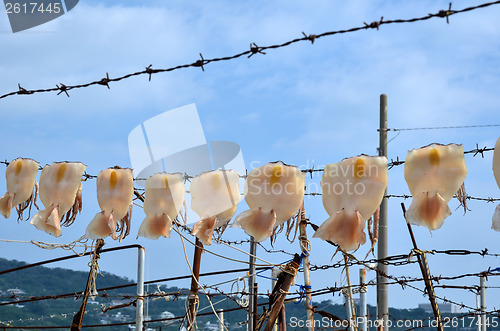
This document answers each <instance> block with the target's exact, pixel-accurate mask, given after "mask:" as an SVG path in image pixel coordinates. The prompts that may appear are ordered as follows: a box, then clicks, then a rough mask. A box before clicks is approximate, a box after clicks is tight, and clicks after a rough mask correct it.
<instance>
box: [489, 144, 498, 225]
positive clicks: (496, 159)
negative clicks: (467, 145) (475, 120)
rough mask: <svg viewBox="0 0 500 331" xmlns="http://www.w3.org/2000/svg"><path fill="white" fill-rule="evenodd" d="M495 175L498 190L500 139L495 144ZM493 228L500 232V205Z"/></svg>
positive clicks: (493, 220)
mask: <svg viewBox="0 0 500 331" xmlns="http://www.w3.org/2000/svg"><path fill="white" fill-rule="evenodd" d="M493 174H494V175H495V179H496V181H497V185H498V188H500V138H498V140H497V143H496V144H495V151H494V152H493ZM491 228H492V229H494V230H495V231H500V205H498V206H497V207H496V208H495V213H494V214H493V219H492V225H491Z"/></svg>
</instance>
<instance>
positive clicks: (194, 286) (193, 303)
mask: <svg viewBox="0 0 500 331" xmlns="http://www.w3.org/2000/svg"><path fill="white" fill-rule="evenodd" d="M202 250H203V244H202V243H201V241H200V240H199V239H198V238H196V245H195V248H194V257H193V277H192V278H191V291H190V292H189V304H188V313H187V321H188V326H187V328H186V329H187V331H192V330H194V329H195V319H196V312H197V308H198V279H199V278H200V263H201V252H202Z"/></svg>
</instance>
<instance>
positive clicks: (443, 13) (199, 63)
mask: <svg viewBox="0 0 500 331" xmlns="http://www.w3.org/2000/svg"><path fill="white" fill-rule="evenodd" d="M497 4H500V1H492V2H486V3H482V4H479V5H477V6H471V7H466V8H463V9H459V10H454V9H451V3H450V6H449V8H448V9H444V10H439V11H438V12H437V13H433V14H432V13H429V14H428V15H425V16H421V17H415V18H410V19H393V20H387V19H385V20H384V17H383V16H382V17H381V18H380V20H378V21H374V22H371V23H366V22H363V25H361V26H357V27H352V28H350V29H344V30H335V31H327V32H323V33H319V34H309V35H308V34H306V33H304V32H302V35H303V37H300V38H296V39H292V40H289V41H286V42H283V43H281V44H275V45H268V46H259V45H257V44H256V43H254V42H253V43H250V47H249V49H247V50H245V51H243V52H240V53H238V54H234V55H229V56H223V57H217V58H211V59H205V58H204V57H203V55H202V54H201V53H200V58H199V59H198V60H196V61H195V62H192V63H186V64H181V65H177V66H174V67H170V68H153V65H152V64H150V65H149V66H147V67H145V68H144V69H143V70H140V71H137V72H133V73H129V74H126V75H123V76H118V77H113V78H110V77H109V74H108V73H106V77H104V78H101V79H98V80H95V81H92V82H88V83H84V84H76V85H66V84H63V83H59V84H56V87H52V88H45V89H35V90H29V89H26V88H24V87H22V86H21V84H20V83H18V84H17V86H18V90H17V91H13V92H10V93H6V94H3V95H0V99H3V98H7V97H9V96H12V95H33V94H36V93H46V92H57V95H59V94H65V95H66V96H67V97H69V96H70V95H69V93H68V92H69V91H71V90H74V89H80V88H87V87H90V86H94V85H95V86H98V85H100V86H103V87H106V88H108V89H110V85H109V84H110V83H113V82H119V81H121V80H124V79H128V78H131V77H135V76H143V75H147V76H148V78H149V81H151V77H152V75H155V74H159V73H165V72H171V71H176V70H180V69H187V68H201V70H202V71H205V66H207V65H208V64H210V63H215V62H222V61H230V60H235V59H238V58H240V57H243V56H246V57H247V58H248V59H250V58H251V57H253V56H254V55H257V54H261V55H265V54H266V51H269V50H275V49H278V48H283V47H287V46H290V45H292V44H296V43H299V42H304V41H309V42H311V44H314V42H315V41H316V40H318V39H320V38H324V37H328V36H333V35H338V34H345V33H353V32H357V31H362V30H370V29H376V30H379V28H380V27H381V26H382V25H387V24H401V23H414V22H419V21H426V20H429V19H432V18H445V19H446V23H449V17H450V16H452V15H456V14H459V13H465V12H469V11H473V10H476V9H480V8H486V7H489V6H493V5H497Z"/></svg>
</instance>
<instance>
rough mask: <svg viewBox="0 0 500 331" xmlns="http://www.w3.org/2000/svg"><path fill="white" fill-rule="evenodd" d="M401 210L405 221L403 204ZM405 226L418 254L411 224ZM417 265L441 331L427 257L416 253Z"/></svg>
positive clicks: (438, 328)
mask: <svg viewBox="0 0 500 331" xmlns="http://www.w3.org/2000/svg"><path fill="white" fill-rule="evenodd" d="M401 208H402V209H403V216H404V218H405V220H406V207H405V204H404V203H403V202H402V203H401ZM406 225H407V226H408V232H409V233H410V237H411V241H412V243H413V248H414V249H415V251H417V252H418V247H417V241H416V240H415V236H414V235H413V230H412V229H411V224H410V223H408V220H406ZM417 259H418V265H419V266H420V271H421V272H422V276H423V277H424V282H425V288H426V290H427V294H428V295H429V301H430V302H431V307H432V311H433V312H434V317H435V318H436V321H437V330H438V331H443V324H442V321H441V314H440V313H439V306H438V304H437V301H436V296H435V294H434V288H433V287H432V282H431V279H430V272H429V265H428V264H427V257H426V256H425V254H420V253H417Z"/></svg>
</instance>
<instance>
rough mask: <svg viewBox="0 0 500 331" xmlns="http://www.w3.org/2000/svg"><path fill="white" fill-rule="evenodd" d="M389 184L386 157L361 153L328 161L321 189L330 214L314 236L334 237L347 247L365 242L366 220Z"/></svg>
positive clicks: (330, 239)
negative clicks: (332, 161)
mask: <svg viewBox="0 0 500 331" xmlns="http://www.w3.org/2000/svg"><path fill="white" fill-rule="evenodd" d="M387 184H388V171H387V158H385V157H383V156H367V155H360V156H354V157H350V158H347V159H344V160H342V161H340V162H339V163H333V164H328V165H326V166H325V169H324V171H323V177H322V178H321V190H322V197H323V206H324V207H325V210H326V212H327V213H328V215H329V216H330V218H328V219H327V220H326V221H325V222H323V224H321V226H320V227H319V228H318V230H317V231H316V232H315V233H314V235H313V238H320V239H323V240H329V241H332V242H334V243H336V244H338V245H339V246H340V247H341V248H342V249H343V250H346V251H350V250H354V249H357V248H358V247H359V245H363V244H364V243H365V242H366V235H365V232H364V228H365V221H366V220H368V219H369V218H370V217H371V216H372V215H373V214H374V213H375V212H376V211H377V208H378V207H379V206H380V203H381V202H382V199H383V198H384V192H385V189H386V188H387ZM377 216H378V215H375V220H377ZM374 241H375V238H373V240H372V243H374Z"/></svg>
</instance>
